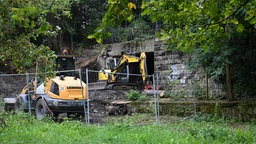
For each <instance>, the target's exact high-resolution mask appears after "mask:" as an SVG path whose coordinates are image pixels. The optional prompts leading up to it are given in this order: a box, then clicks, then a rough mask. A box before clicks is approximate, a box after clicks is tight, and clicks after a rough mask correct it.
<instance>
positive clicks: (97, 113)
mask: <svg viewBox="0 0 256 144" xmlns="http://www.w3.org/2000/svg"><path fill="white" fill-rule="evenodd" d="M56 75H57V79H58V80H60V79H62V78H64V79H68V76H72V79H77V78H78V79H80V80H84V81H79V82H78V84H77V85H76V86H73V87H72V86H70V87H67V89H68V90H69V91H71V90H74V89H76V88H79V89H81V88H82V87H83V84H86V90H84V91H83V90H82V91H81V90H80V93H79V95H80V96H82V99H81V101H80V103H81V104H83V105H82V107H81V108H82V109H79V111H76V112H79V113H80V114H82V115H83V116H84V117H85V119H86V122H87V123H106V122H108V121H111V120H112V118H119V117H120V116H124V115H136V114H140V115H142V116H141V117H140V116H138V117H140V118H139V119H138V122H137V123H138V124H144V123H150V124H153V123H161V122H167V121H170V119H168V117H167V115H168V116H174V115H175V116H190V115H193V114H196V112H197V105H196V104H197V100H198V98H199V97H198V94H199V93H203V92H202V91H200V89H199V88H198V87H200V86H201V85H200V84H201V82H200V81H199V80H195V79H191V80H187V81H180V80H177V79H175V78H174V77H173V78H172V79H171V81H170V78H168V76H159V75H158V74H155V75H145V76H142V75H141V74H130V73H128V72H122V73H112V72H111V71H103V70H102V71H94V70H88V69H86V71H85V72H83V73H81V70H69V71H58V72H56ZM62 75H65V77H63V76H62ZM163 79H169V83H168V85H163V84H162V83H161V81H162V80H163ZM35 80H37V83H35V84H36V85H37V86H35V87H40V85H41V84H42V83H44V82H45V81H44V79H41V78H40V75H38V74H35V73H25V74H1V75H0V85H1V90H0V97H1V99H0V108H1V110H4V98H13V97H17V96H19V95H20V94H21V93H22V90H23V88H24V87H25V86H26V84H28V83H31V82H33V81H35ZM55 81H57V80H55ZM57 83H62V82H57ZM71 83H72V80H71V79H70V80H69V81H68V83H67V85H68V84H71ZM49 89H51V88H49ZM57 89H58V90H59V93H61V91H62V90H63V89H64V88H63V86H61V85H59V87H58V88H57ZM41 90H42V89H41ZM52 90H53V91H52V92H53V93H54V88H52ZM44 92H45V89H44V91H43V92H40V89H37V90H36V91H31V96H32V95H33V94H37V93H39V94H41V95H42V93H44ZM82 92H83V93H82ZM27 94H29V93H27ZM55 98H56V97H55ZM56 99H58V98H56ZM73 99H74V100H76V99H75V98H73ZM32 101H33V99H32ZM56 103H57V102H55V104H56ZM76 104H78V103H76ZM35 105H36V102H34V103H33V102H32V103H31V106H29V107H28V111H29V110H32V112H33V111H34V107H35ZM54 112H55V114H56V115H57V114H61V112H62V111H59V112H58V111H54ZM73 112H74V109H73V110H71V111H69V110H68V109H67V110H66V113H67V116H68V115H69V114H73ZM53 114H54V113H53ZM56 115H55V116H56Z"/></svg>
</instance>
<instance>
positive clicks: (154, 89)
mask: <svg viewBox="0 0 256 144" xmlns="http://www.w3.org/2000/svg"><path fill="white" fill-rule="evenodd" d="M155 87H156V85H155V75H154V74H153V91H154V104H155V115H156V124H158V116H157V106H156V105H157V104H156V88H155Z"/></svg>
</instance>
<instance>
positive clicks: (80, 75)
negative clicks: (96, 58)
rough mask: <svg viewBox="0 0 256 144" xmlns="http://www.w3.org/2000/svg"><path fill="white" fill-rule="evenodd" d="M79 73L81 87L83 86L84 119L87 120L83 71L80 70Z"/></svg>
mask: <svg viewBox="0 0 256 144" xmlns="http://www.w3.org/2000/svg"><path fill="white" fill-rule="evenodd" d="M78 71H79V78H80V85H81V90H82V98H83V106H84V118H85V119H86V108H85V100H84V88H83V83H82V74H81V69H78Z"/></svg>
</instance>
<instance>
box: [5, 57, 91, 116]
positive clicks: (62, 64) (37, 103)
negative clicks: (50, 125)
mask: <svg viewBox="0 0 256 144" xmlns="http://www.w3.org/2000/svg"><path fill="white" fill-rule="evenodd" d="M56 61H57V70H58V71H57V74H56V76H55V77H54V78H46V79H45V81H44V82H39V81H38V80H37V79H36V78H33V79H31V80H30V81H29V83H28V84H27V85H26V86H25V87H24V88H23V89H22V91H21V93H20V94H19V95H18V96H17V97H16V98H6V99H5V107H6V108H9V109H10V105H12V106H13V107H12V109H17V110H21V111H25V112H28V111H30V110H31V111H32V112H34V113H35V115H36V117H37V119H39V120H42V119H43V118H44V117H45V115H47V114H52V115H53V116H54V117H58V115H59V114H60V113H67V115H68V116H71V115H74V116H76V117H80V116H82V115H83V114H84V109H85V100H86V99H87V90H86V84H85V83H84V82H82V81H81V80H80V79H79V78H77V76H76V75H75V72H74V69H75V65H74V57H73V56H68V55H59V56H57V58H56Z"/></svg>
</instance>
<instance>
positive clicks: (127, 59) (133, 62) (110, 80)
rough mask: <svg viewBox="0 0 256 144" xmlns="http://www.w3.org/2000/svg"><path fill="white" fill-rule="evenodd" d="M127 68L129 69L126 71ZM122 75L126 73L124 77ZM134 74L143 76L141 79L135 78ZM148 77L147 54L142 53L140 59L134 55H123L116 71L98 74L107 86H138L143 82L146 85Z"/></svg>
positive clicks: (103, 71)
mask: <svg viewBox="0 0 256 144" xmlns="http://www.w3.org/2000/svg"><path fill="white" fill-rule="evenodd" d="M127 65H128V67H127ZM126 67H127V69H125V68H126ZM125 71H126V72H125ZM110 72H111V73H110ZM134 72H135V73H134ZM122 73H124V75H122ZM126 74H127V75H126ZM130 74H131V75H130ZM133 74H141V77H140V78H139V77H138V76H135V75H133ZM146 75H147V65H146V54H145V53H144V52H142V53H140V56H139V57H138V56H134V55H128V54H122V57H121V59H120V60H119V63H118V64H117V65H116V66H115V68H114V69H112V70H104V69H103V70H101V71H100V72H99V73H98V80H99V81H101V82H103V81H106V83H107V85H108V84H116V85H119V84H122V85H125V84H127V85H136V84H139V83H141V82H142V83H145V82H146ZM124 77H127V78H124ZM123 78H124V79H123ZM134 78H135V79H134Z"/></svg>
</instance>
